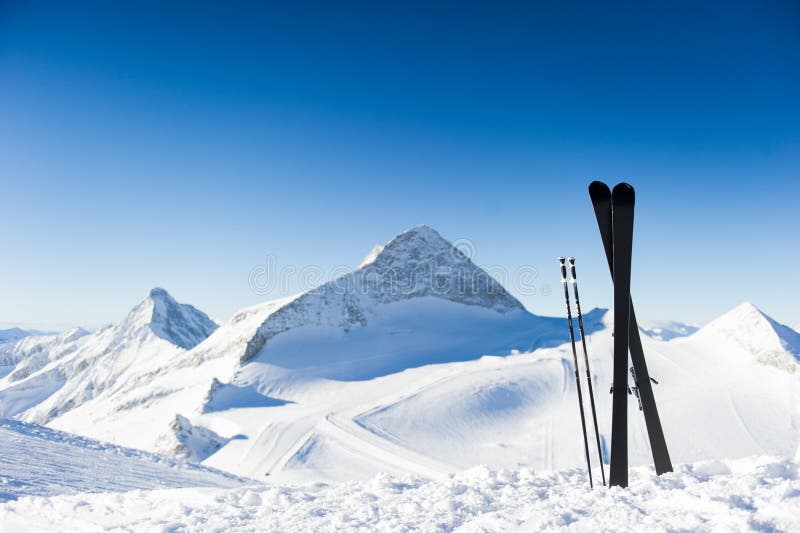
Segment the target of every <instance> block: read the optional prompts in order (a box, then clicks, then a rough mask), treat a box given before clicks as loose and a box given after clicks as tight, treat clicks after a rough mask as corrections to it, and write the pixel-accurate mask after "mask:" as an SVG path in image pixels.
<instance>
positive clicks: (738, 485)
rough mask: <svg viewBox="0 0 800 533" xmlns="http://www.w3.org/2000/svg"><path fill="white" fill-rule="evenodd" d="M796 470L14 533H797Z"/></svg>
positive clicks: (349, 492) (335, 493) (532, 484)
mask: <svg viewBox="0 0 800 533" xmlns="http://www.w3.org/2000/svg"><path fill="white" fill-rule="evenodd" d="M797 472H798V464H797V462H793V461H791V460H787V459H775V458H769V457H755V458H748V459H740V460H737V461H711V462H702V463H696V464H692V465H681V466H679V467H678V468H677V470H676V472H675V473H672V474H667V475H665V476H662V477H658V478H657V477H655V476H654V475H653V472H652V469H650V468H641V467H640V468H635V469H633V470H632V472H631V485H630V487H628V488H627V489H618V488H614V489H611V490H603V489H596V490H594V491H592V490H589V487H588V484H587V483H586V479H585V475H584V472H583V471H582V470H580V469H570V470H565V471H558V472H549V473H548V472H536V471H533V470H531V469H528V468H522V469H513V470H494V469H489V468H486V467H476V468H473V469H470V470H467V471H465V472H461V473H459V474H457V475H454V476H449V477H445V478H442V479H439V480H434V481H431V480H427V479H424V478H420V477H416V476H408V475H405V476H389V475H385V474H384V475H379V476H376V477H374V478H371V479H368V480H365V481H363V482H354V483H344V484H340V485H334V486H325V485H323V486H315V487H314V486H309V487H272V486H266V485H255V486H247V487H240V488H234V489H210V488H204V489H189V488H185V489H170V490H153V491H142V490H137V491H132V492H129V493H125V494H81V495H68V496H57V497H53V498H41V497H31V498H20V499H19V500H18V501H12V502H7V503H5V504H0V523H2V524H4V525H6V527H7V528H8V529H9V530H12V531H37V532H38V531H44V532H50V531H60V530H62V529H63V528H64V527H67V528H68V529H76V530H82V531H107V530H114V531H117V530H120V531H165V530H169V531H243V532H244V531H246V532H250V531H286V532H297V533H305V532H308V531H460V532H479V531H480V532H503V531H573V532H574V531H697V532H706V531H708V532H712V531H761V532H763V531H798V530H800V498H798V497H797V495H798V494H800V479H798V475H797Z"/></svg>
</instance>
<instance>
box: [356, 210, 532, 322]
mask: <svg viewBox="0 0 800 533" xmlns="http://www.w3.org/2000/svg"><path fill="white" fill-rule="evenodd" d="M376 251H377V248H376V249H375V250H373V252H376ZM371 255H372V254H371ZM368 258H369V257H368ZM365 262H366V260H365ZM355 277H357V278H359V279H360V280H362V283H360V284H357V286H360V287H362V288H363V289H364V292H365V293H367V295H368V296H370V297H372V298H374V299H377V300H378V301H380V302H381V303H387V302H388V301H392V300H404V299H410V298H415V297H419V296H433V297H437V298H442V299H445V300H451V301H454V302H458V303H462V304H467V305H478V306H481V307H488V308H491V309H494V310H495V311H498V312H501V313H505V312H508V311H514V310H521V309H523V306H522V304H521V303H520V302H519V301H518V300H517V299H516V298H514V297H513V296H511V294H509V293H508V291H506V290H505V288H504V287H503V286H502V285H500V283H498V282H497V281H496V280H495V279H494V278H492V277H491V276H490V275H489V274H488V273H487V272H486V271H484V270H483V269H481V268H480V267H478V266H477V265H476V264H475V263H473V262H472V261H471V260H470V258H468V257H467V256H466V255H464V254H463V253H462V252H461V251H460V250H459V249H458V248H456V247H454V246H453V245H452V244H451V243H450V242H449V241H447V240H446V239H445V238H444V237H442V236H441V235H440V234H439V233H438V232H437V231H436V230H435V229H433V228H431V227H429V226H424V225H423V226H416V227H414V228H411V229H409V230H406V231H404V232H403V233H401V234H400V235H398V236H397V237H395V238H394V239H392V240H391V241H389V243H388V244H386V246H384V247H383V248H382V249H380V251H377V253H376V254H375V255H374V257H372V258H371V260H370V261H369V262H368V263H366V264H365V265H364V266H363V267H362V268H361V269H359V270H358V271H356V273H355Z"/></svg>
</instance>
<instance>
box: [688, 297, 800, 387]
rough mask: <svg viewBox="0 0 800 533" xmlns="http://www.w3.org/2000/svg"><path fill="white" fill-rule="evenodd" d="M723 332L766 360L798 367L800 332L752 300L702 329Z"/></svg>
mask: <svg viewBox="0 0 800 533" xmlns="http://www.w3.org/2000/svg"><path fill="white" fill-rule="evenodd" d="M699 334H702V335H713V334H717V335H722V336H724V337H727V338H728V339H730V340H732V341H733V342H735V343H736V344H738V345H740V346H741V347H743V348H745V349H747V351H748V352H750V353H753V354H755V356H756V358H757V360H758V361H759V362H761V363H763V364H767V365H771V366H776V367H779V368H783V369H785V370H790V371H793V372H794V371H796V370H798V369H800V367H798V364H797V363H798V361H800V334H798V333H797V332H796V331H794V330H793V329H792V328H790V327H788V326H785V325H783V324H781V323H779V322H777V321H775V320H774V319H773V318H771V317H769V316H767V315H766V314H765V313H763V312H762V311H761V310H760V309H758V308H757V307H756V306H755V305H753V304H752V303H750V302H744V303H741V304H739V305H737V306H736V307H734V308H733V309H731V310H730V311H728V312H727V313H725V314H724V315H722V316H721V317H719V318H717V319H716V320H713V321H712V322H711V323H709V324H708V325H707V326H705V327H704V328H702V329H701V330H700V332H699Z"/></svg>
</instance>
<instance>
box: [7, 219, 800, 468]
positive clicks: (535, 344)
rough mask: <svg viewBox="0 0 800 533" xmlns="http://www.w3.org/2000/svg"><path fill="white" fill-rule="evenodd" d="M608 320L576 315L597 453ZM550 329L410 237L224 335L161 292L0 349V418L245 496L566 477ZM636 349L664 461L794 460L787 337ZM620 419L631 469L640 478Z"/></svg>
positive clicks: (733, 321)
mask: <svg viewBox="0 0 800 533" xmlns="http://www.w3.org/2000/svg"><path fill="white" fill-rule="evenodd" d="M612 321H613V316H612V313H610V312H608V311H606V310H602V309H595V310H592V311H590V312H589V313H587V314H586V316H585V323H586V328H587V335H588V336H587V345H588V347H589V350H590V355H591V362H592V371H593V377H594V380H595V387H596V391H597V396H598V398H597V400H598V410H599V411H598V412H599V414H600V425H601V433H602V435H603V440H604V442H607V441H608V438H609V434H610V416H609V415H610V404H609V397H608V395H607V394H605V391H607V390H608V386H609V385H610V379H611V366H612V365H611V356H610V354H611V346H612V338H611V329H612V328H610V324H611V323H612ZM565 322H566V320H565V319H564V318H562V317H544V316H537V315H535V314H532V313H530V312H529V311H528V310H526V309H525V308H524V307H523V306H522V304H520V302H519V301H517V300H516V299H515V298H514V297H513V296H512V295H511V294H509V293H508V291H506V289H505V288H503V287H502V285H500V284H499V283H498V282H497V281H496V280H494V279H493V278H492V277H491V276H489V275H488V274H487V273H486V272H485V271H483V270H482V269H480V268H479V267H478V266H477V265H475V264H474V263H472V261H470V260H469V259H468V258H467V257H465V256H464V255H463V254H462V253H461V252H459V251H458V250H457V249H456V248H454V247H453V246H452V245H451V244H450V243H449V242H448V241H447V240H445V239H444V238H443V237H442V236H441V235H439V234H438V233H437V232H436V231H435V230H433V229H431V228H429V227H426V226H420V227H416V228H412V229H410V230H408V231H406V232H404V233H402V234H400V235H398V236H397V237H395V238H394V239H392V240H391V241H389V242H388V243H387V244H386V245H384V246H377V247H375V248H374V249H373V251H372V252H371V253H370V254H369V255H368V256H367V258H365V260H364V261H362V263H361V264H360V266H359V267H358V268H357V269H356V270H355V271H353V272H351V273H350V274H347V275H345V276H342V277H341V278H339V279H337V280H334V281H332V282H329V283H326V284H324V285H322V286H320V287H318V288H316V289H313V290H310V291H307V292H305V293H302V294H300V295H296V296H293V297H290V298H285V299H281V300H275V301H270V302H266V303H263V304H260V305H257V306H253V307H249V308H246V309H243V310H241V311H239V312H238V313H236V314H235V315H234V316H233V317H232V318H231V319H230V320H228V321H227V322H225V323H224V324H217V323H215V322H214V321H212V320H211V319H209V318H208V316H207V315H205V314H204V313H203V312H201V311H199V310H197V309H195V308H194V307H192V306H190V305H187V304H180V303H178V302H176V301H175V300H174V299H173V298H172V297H171V296H170V295H169V294H168V293H167V291H165V290H164V289H160V288H157V289H153V290H152V291H151V292H150V293H149V294H148V295H147V297H146V298H145V299H144V300H143V301H142V302H141V303H139V304H138V305H137V306H135V307H134V308H133V309H132V310H131V312H130V313H129V314H128V315H127V316H126V317H125V318H124V319H123V320H122V321H120V322H119V323H117V324H114V325H111V326H108V327H106V328H103V329H101V330H99V331H97V332H94V333H88V332H86V331H84V330H80V329H75V330H70V331H67V332H63V333H61V334H58V335H44V336H42V335H37V336H27V337H24V338H19V339H17V340H16V341H15V342H7V343H5V344H0V369H3V370H2V372H3V373H2V374H0V376H4V377H2V379H0V416H2V417H4V418H13V419H16V420H20V421H24V422H28V423H36V424H45V425H47V426H49V427H51V428H54V429H59V430H64V431H70V432H73V433H77V434H80V435H85V436H88V437H92V438H95V439H100V440H104V441H109V442H113V443H115V444H119V445H123V446H129V447H134V448H141V449H145V450H149V451H154V452H159V453H166V454H171V455H176V456H180V457H187V458H191V459H194V460H198V461H203V462H204V463H205V464H207V465H210V466H213V467H217V468H220V469H222V470H228V471H231V472H234V473H237V474H240V475H245V476H250V477H256V478H259V479H263V478H264V477H265V476H267V475H268V476H270V479H283V480H287V481H300V482H304V481H319V480H337V479H351V478H361V477H366V476H368V475H371V474H373V473H374V472H377V471H381V470H382V471H389V472H415V473H417V474H420V475H437V474H439V473H444V472H450V471H454V470H457V469H459V468H463V467H466V466H470V465H474V464H480V463H486V464H490V465H493V466H514V465H518V464H526V465H532V466H534V467H536V468H540V469H541V468H558V467H569V466H579V465H581V464H583V457H582V449H581V446H582V444H581V441H580V438H579V428H578V424H577V413H576V412H575V411H576V406H575V401H576V400H575V394H576V390H575V384H574V381H573V379H572V372H573V371H572V355H571V352H570V348H569V337H568V332H567V328H566V323H565ZM643 331H644V333H645V334H646V335H645V337H644V343H645V352H646V354H647V357H648V365H649V366H650V368H651V374H652V375H653V376H654V377H656V378H657V379H658V380H659V381H660V384H659V385H657V386H656V387H655V393H656V398H657V401H658V403H659V407H660V409H661V412H662V418H663V421H664V427H665V431H666V434H667V441H668V444H669V445H670V447H671V451H672V453H673V455H674V457H673V459H674V460H675V461H676V462H687V461H693V460H698V459H705V458H714V457H718V456H720V457H721V456H724V457H735V456H741V455H745V454H751V453H770V454H785V453H790V452H791V453H794V451H795V450H796V449H797V447H798V442H799V441H800V430H798V429H797V428H800V419H798V416H799V415H798V413H797V410H796V408H795V406H796V405H797V401H798V399H800V372H798V370H799V369H800V363H798V360H799V359H800V334H798V333H797V332H796V331H795V330H792V329H791V328H788V327H786V326H783V325H781V324H779V323H777V322H776V321H774V320H773V319H771V318H770V317H768V316H767V315H765V314H764V313H762V312H761V311H760V310H758V309H757V308H755V307H754V306H753V305H751V304H742V305H740V306H738V307H737V308H735V309H734V310H732V311H730V312H729V313H726V314H725V315H724V316H722V317H720V318H718V319H717V320H715V321H713V322H711V323H710V324H708V325H707V326H705V327H703V328H699V329H698V328H696V327H694V326H687V325H685V324H680V323H674V322H671V323H658V324H645V325H644V328H643ZM584 386H585V383H584ZM629 403H630V409H631V415H630V420H631V442H630V453H631V458H632V461H633V462H634V463H637V462H638V463H645V462H647V461H648V456H649V450H648V447H647V446H648V444H647V439H646V434H645V433H644V426H643V423H642V420H641V417H640V415H639V414H638V410H637V406H636V402H635V400H633V399H631V401H630V402H629ZM767 415H768V416H767Z"/></svg>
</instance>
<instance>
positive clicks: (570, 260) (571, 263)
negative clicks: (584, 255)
mask: <svg viewBox="0 0 800 533" xmlns="http://www.w3.org/2000/svg"><path fill="white" fill-rule="evenodd" d="M567 261H569V264H570V265H574V264H575V258H574V257H569V258H567Z"/></svg>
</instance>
